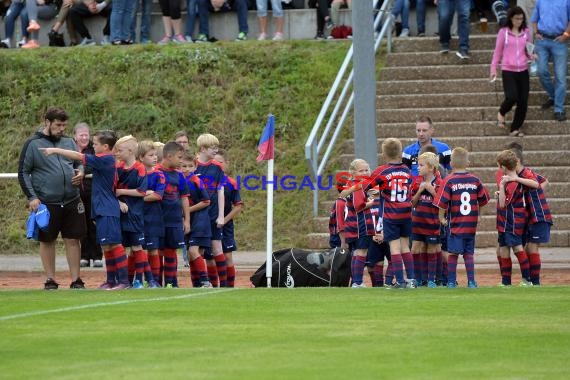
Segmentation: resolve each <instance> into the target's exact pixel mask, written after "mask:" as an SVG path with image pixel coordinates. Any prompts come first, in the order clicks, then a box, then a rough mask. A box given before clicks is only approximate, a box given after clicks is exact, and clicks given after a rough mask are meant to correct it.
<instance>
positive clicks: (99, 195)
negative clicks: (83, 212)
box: [83, 154, 121, 218]
mask: <svg viewBox="0 0 570 380" xmlns="http://www.w3.org/2000/svg"><path fill="white" fill-rule="evenodd" d="M83 164H84V165H89V166H91V167H92V168H93V181H92V182H91V186H92V187H91V217H92V218H95V217H98V216H115V217H117V218H118V217H119V216H120V215H121V210H120V209H119V201H118V200H117V197H116V196H115V189H116V188H117V168H115V156H114V155H112V154H96V155H95V154H84V155H83Z"/></svg>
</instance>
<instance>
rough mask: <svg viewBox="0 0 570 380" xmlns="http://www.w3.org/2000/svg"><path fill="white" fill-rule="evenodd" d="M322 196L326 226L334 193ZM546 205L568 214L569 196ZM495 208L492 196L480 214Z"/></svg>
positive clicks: (551, 200) (490, 213) (320, 209)
mask: <svg viewBox="0 0 570 380" xmlns="http://www.w3.org/2000/svg"><path fill="white" fill-rule="evenodd" d="M335 193H336V191H335ZM323 198H328V199H327V200H324V199H323V200H321V201H320V202H319V215H321V216H322V217H325V219H326V221H325V224H326V225H327V226H328V215H329V212H330V209H331V206H332V203H333V200H334V195H329V194H324V196H323ZM548 205H549V207H550V212H551V213H552V214H553V215H561V214H570V198H548ZM496 209H497V201H496V199H495V198H493V199H491V201H490V202H489V204H488V205H487V206H485V207H483V208H482V209H481V214H482V215H496ZM327 228H328V227H327ZM323 232H326V231H323Z"/></svg>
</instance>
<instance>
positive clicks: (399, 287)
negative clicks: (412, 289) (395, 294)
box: [388, 282, 407, 289]
mask: <svg viewBox="0 0 570 380" xmlns="http://www.w3.org/2000/svg"><path fill="white" fill-rule="evenodd" d="M406 288H407V286H406V283H403V284H400V283H398V282H396V283H395V284H394V285H392V286H391V287H389V288H388V289H406Z"/></svg>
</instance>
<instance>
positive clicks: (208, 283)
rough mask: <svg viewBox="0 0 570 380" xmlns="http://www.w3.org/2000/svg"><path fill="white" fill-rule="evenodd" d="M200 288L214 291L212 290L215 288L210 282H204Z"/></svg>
mask: <svg viewBox="0 0 570 380" xmlns="http://www.w3.org/2000/svg"><path fill="white" fill-rule="evenodd" d="M200 287H201V288H205V289H212V288H213V286H212V284H211V283H210V281H204V282H202V284H201V285H200Z"/></svg>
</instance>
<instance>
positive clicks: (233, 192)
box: [222, 176, 243, 238]
mask: <svg viewBox="0 0 570 380" xmlns="http://www.w3.org/2000/svg"><path fill="white" fill-rule="evenodd" d="M238 205H243V201H242V200H241V194H240V192H239V184H238V183H237V181H236V180H235V179H234V178H232V177H230V176H226V181H225V183H224V216H227V215H228V214H229V213H230V212H231V211H232V209H233V208H234V207H235V206H238ZM222 230H223V236H224V238H229V237H231V238H233V237H234V220H233V219H232V220H230V221H229V222H227V223H226V224H224V227H222Z"/></svg>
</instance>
